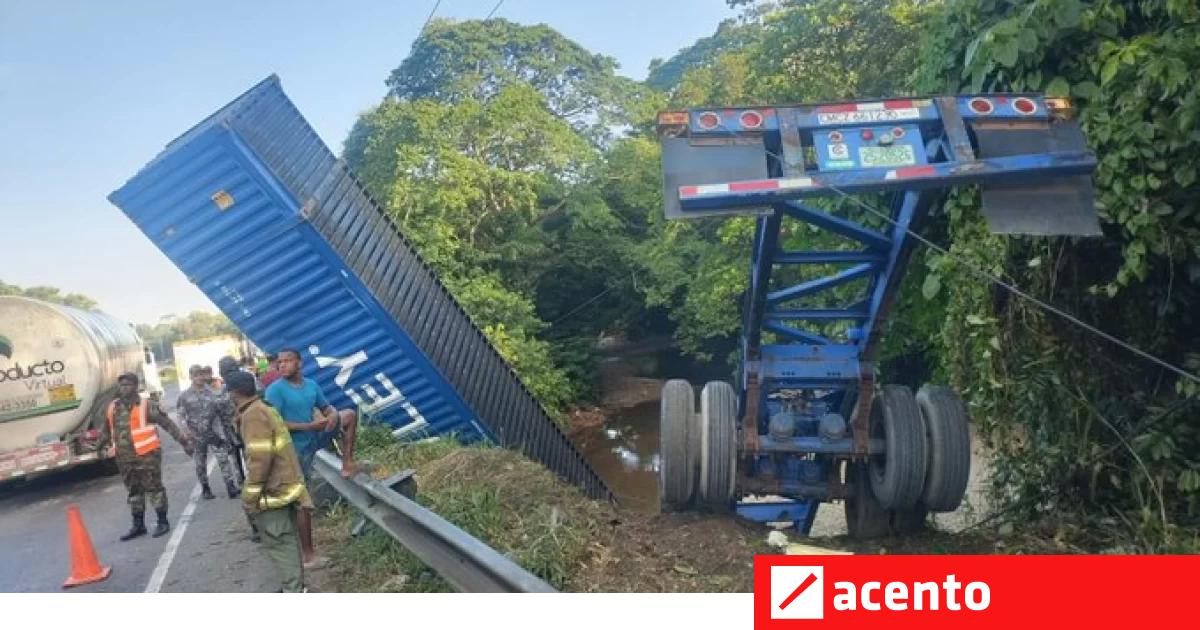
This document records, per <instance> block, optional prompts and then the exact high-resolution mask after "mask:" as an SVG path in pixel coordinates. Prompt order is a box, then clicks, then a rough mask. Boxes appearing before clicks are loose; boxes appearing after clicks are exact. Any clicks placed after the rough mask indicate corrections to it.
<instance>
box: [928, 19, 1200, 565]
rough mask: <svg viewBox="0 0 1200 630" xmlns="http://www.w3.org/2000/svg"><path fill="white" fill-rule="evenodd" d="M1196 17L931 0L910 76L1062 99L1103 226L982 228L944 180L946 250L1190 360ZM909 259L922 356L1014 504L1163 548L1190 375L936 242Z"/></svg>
mask: <svg viewBox="0 0 1200 630" xmlns="http://www.w3.org/2000/svg"><path fill="white" fill-rule="evenodd" d="M1197 32H1200V9H1197V6H1196V4H1195V3H1194V2H1176V1H1171V0H1166V1H1156V0H1150V1H1146V2H1138V3H1131V2H1116V1H1112V0H1097V1H1093V2H1084V1H1081V0H1023V1H1012V2H966V1H957V2H950V3H947V4H946V5H945V7H944V9H943V10H942V11H940V12H939V13H938V15H937V17H936V19H935V20H933V21H932V22H931V23H930V25H929V34H928V37H927V38H926V40H925V42H924V45H923V50H922V53H921V55H920V58H921V59H922V61H923V63H922V65H921V67H920V68H919V72H918V73H917V78H918V81H917V86H918V89H922V90H925V91H960V90H962V91H975V90H996V91H1023V90H1037V91H1045V92H1047V93H1049V94H1051V95H1059V96H1068V95H1069V96H1071V97H1073V98H1074V103H1075V106H1076V110H1077V115H1078V118H1079V120H1080V121H1081V123H1082V125H1083V128H1084V130H1085V132H1086V135H1087V137H1088V140H1089V142H1090V144H1091V146H1092V148H1093V149H1094V150H1095V152H1096V154H1097V156H1098V158H1099V161H1100V165H1099V168H1098V170H1097V173H1096V176H1095V183H1096V187H1097V206H1098V207H1099V208H1100V211H1101V217H1102V219H1103V227H1104V231H1105V238H1104V239H1102V240H1100V239H1097V240H1094V241H1088V240H1075V239H1048V238H1016V239H1011V238H1006V239H1000V238H996V237H993V236H990V235H988V234H987V233H986V230H985V229H984V227H983V223H982V220H981V219H980V216H979V212H978V200H977V198H976V197H975V196H973V195H971V194H960V195H957V196H956V198H955V199H954V200H953V202H952V203H951V204H950V206H949V208H948V210H949V211H948V213H947V220H948V224H947V229H948V238H949V239H950V242H951V247H952V251H953V252H954V253H955V255H956V256H957V257H960V258H964V259H967V260H970V261H972V262H973V264H975V265H977V266H979V267H982V268H985V269H989V270H990V271H992V272H993V273H997V274H1000V275H1004V276H1005V277H1007V278H1008V279H1010V280H1012V281H1014V282H1016V283H1017V284H1019V285H1022V286H1023V287H1025V288H1027V289H1028V290H1030V291H1031V292H1033V293H1034V294H1035V295H1037V296H1039V297H1041V298H1043V299H1047V300H1049V301H1051V302H1054V303H1056V304H1058V305H1060V306H1063V307H1065V308H1067V310H1070V311H1072V312H1074V313H1076V314H1078V315H1080V316H1081V317H1083V319H1085V320H1088V321H1090V322H1093V323H1095V324H1096V325H1098V326H1099V327H1100V328H1102V329H1104V330H1106V331H1108V332H1111V333H1113V334H1116V335H1117V336H1118V337H1121V338H1125V339H1129V340H1131V341H1132V342H1134V343H1135V344H1137V345H1138V346H1140V347H1142V348H1145V349H1147V350H1150V351H1152V352H1154V353H1156V354H1158V355H1160V356H1163V357H1165V358H1166V359H1167V360H1169V361H1171V362H1173V363H1175V364H1180V365H1184V366H1186V367H1187V368H1188V369H1190V370H1192V371H1193V372H1195V371H1196V370H1197V369H1198V368H1200V356H1197V354H1196V353H1195V349H1196V348H1197V347H1200V326H1197V324H1196V319H1195V315H1194V313H1195V311H1196V304H1197V301H1198V300H1200V246H1198V245H1197V243H1198V242H1200V222H1198V217H1200V206H1198V205H1197V203H1198V202H1197V199H1198V198H1200V197H1198V193H1200V190H1198V189H1197V178H1196V170H1195V169H1196V164H1197V160H1198V159H1200V136H1197V135H1196V134H1195V133H1194V131H1195V123H1196V121H1197V120H1198V119H1200V96H1198V95H1200V80H1198V79H1197V76H1196V73H1195V72H1194V71H1192V68H1195V67H1196V66H1197V64H1198V63H1200V40H1198V39H1197V38H1196V36H1195V35H1196V33H1197ZM927 266H928V268H929V270H930V271H929V273H930V276H931V277H932V278H935V279H936V281H935V282H931V283H930V284H929V285H927V286H929V287H930V288H931V289H934V290H931V291H929V293H931V294H934V295H937V294H938V293H940V291H939V290H936V289H935V287H936V286H942V287H952V288H953V290H952V291H951V292H950V293H948V294H947V295H945V296H941V295H937V298H938V299H943V300H944V302H945V308H946V310H945V313H944V319H943V321H942V322H941V325H940V326H939V328H940V333H939V334H937V335H935V336H934V337H933V339H934V341H935V343H936V346H937V349H938V355H939V358H940V362H939V363H940V365H941V366H942V368H943V369H945V370H946V372H947V374H948V376H949V377H950V378H951V379H952V380H953V381H954V382H955V383H956V384H958V385H959V387H960V388H961V389H962V390H964V391H965V392H967V393H968V395H969V396H970V398H971V402H972V407H973V408H974V409H975V410H976V418H977V420H980V421H981V422H982V423H983V426H984V427H985V428H987V429H989V430H990V433H991V436H992V439H993V441H994V443H995V444H996V445H997V447H998V453H999V457H998V460H997V470H998V473H999V474H998V475H997V477H996V479H997V481H998V483H1000V484H1001V485H1003V489H1004V493H1003V494H1002V496H1003V497H1004V498H1006V499H1008V500H1010V501H1012V503H1013V508H1014V509H1016V511H1015V512H1014V513H1016V514H1019V515H1020V517H1021V518H1026V519H1028V518H1032V517H1035V516H1038V515H1041V514H1045V513H1046V511H1049V512H1051V513H1055V514H1057V515H1060V516H1061V515H1072V516H1071V518H1077V519H1078V520H1083V521H1084V522H1085V523H1086V526H1088V527H1091V528H1092V529H1093V531H1095V532H1102V533H1103V534H1111V535H1114V536H1118V537H1120V538H1130V537H1132V539H1133V540H1134V541H1136V542H1138V543H1140V544H1141V545H1143V547H1142V548H1144V549H1147V550H1158V549H1169V548H1171V547H1170V546H1169V545H1170V544H1171V541H1172V540H1173V539H1174V538H1173V536H1172V532H1173V530H1174V528H1175V527H1176V526H1178V525H1180V524H1192V525H1194V524H1196V523H1197V521H1198V517H1200V510H1197V507H1198V503H1200V460H1197V459H1196V458H1195V453H1196V452H1197V451H1198V450H1200V434H1198V433H1197V431H1196V428H1195V426H1194V422H1193V421H1192V420H1191V419H1194V418H1195V417H1196V416H1197V413H1198V412H1200V404H1198V403H1200V401H1198V400H1197V388H1196V387H1195V384H1194V383H1192V382H1190V381H1187V380H1184V379H1180V378H1178V377H1176V376H1174V375H1173V374H1171V373H1169V372H1165V371H1163V370H1161V369H1160V368H1158V367H1156V366H1154V365H1151V364H1147V363H1143V362H1141V361H1140V360H1138V359H1136V358H1134V357H1133V356H1132V355H1130V354H1128V353H1126V352H1125V351H1122V350H1119V349H1116V348H1114V347H1112V346H1110V345H1108V344H1106V343H1104V342H1102V341H1100V340H1098V339H1096V338H1095V337H1093V336H1091V335H1089V334H1086V333H1083V332H1081V331H1080V330H1079V329H1077V328H1074V327H1072V326H1070V325H1067V324H1065V323H1064V322H1063V321H1062V320H1059V319H1056V318H1053V317H1050V316H1047V315H1046V314H1045V313H1044V312H1042V311H1041V310H1039V309H1037V308H1033V307H1031V306H1030V305H1028V304H1026V303H1024V302H1022V301H1020V300H1015V299H1012V298H1011V297H1010V296H1007V295H1004V294H1002V293H994V292H993V291H991V290H990V288H989V287H986V286H983V285H980V284H979V283H978V282H976V281H975V280H974V278H973V277H971V276H970V275H969V274H968V273H967V272H965V271H964V270H963V269H962V267H961V266H959V265H957V264H956V263H955V262H954V261H952V260H949V259H947V258H945V257H942V256H937V255H932V254H931V255H929V256H928V257H927ZM1063 520H1067V517H1066V516H1063ZM1104 523H1113V524H1119V525H1120V527H1119V528H1114V527H1113V526H1112V525H1107V526H1106V525H1104ZM1103 534H1102V535H1103Z"/></svg>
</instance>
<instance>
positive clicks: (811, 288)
mask: <svg viewBox="0 0 1200 630" xmlns="http://www.w3.org/2000/svg"><path fill="white" fill-rule="evenodd" d="M877 269H878V266H877V265H875V264H873V263H863V264H861V265H855V266H853V267H849V268H847V269H843V270H841V271H839V272H837V273H835V274H833V275H832V276H825V277H824V278H817V279H815V280H809V281H808V282H801V283H800V284H797V285H795V286H791V287H788V288H786V289H780V290H778V291H772V292H770V293H768V294H767V304H779V303H780V302H786V301H788V300H793V299H796V298H798V297H803V296H806V295H812V294H813V293H819V292H821V291H824V290H826V289H831V288H833V287H836V286H838V285H841V284H845V283H847V282H850V281H852V280H857V279H858V278H862V277H864V276H868V275H870V274H871V273H872V272H874V271H876V270H877Z"/></svg>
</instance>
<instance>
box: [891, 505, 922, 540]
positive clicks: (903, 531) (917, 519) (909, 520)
mask: <svg viewBox="0 0 1200 630" xmlns="http://www.w3.org/2000/svg"><path fill="white" fill-rule="evenodd" d="M891 515H892V533H893V534H895V535H897V536H907V535H912V534H920V533H921V532H923V531H925V522H926V521H927V520H928V517H929V508H926V507H925V506H924V505H921V504H920V503H918V504H917V505H916V507H913V508H912V509H908V510H892V511H891Z"/></svg>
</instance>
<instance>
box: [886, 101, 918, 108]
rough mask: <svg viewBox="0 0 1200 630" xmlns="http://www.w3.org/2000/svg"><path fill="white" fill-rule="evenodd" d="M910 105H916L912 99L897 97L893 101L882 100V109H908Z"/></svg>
mask: <svg viewBox="0 0 1200 630" xmlns="http://www.w3.org/2000/svg"><path fill="white" fill-rule="evenodd" d="M911 107H916V105H914V104H913V102H912V99H897V100H894V101H884V102H883V108H884V109H909V108H911Z"/></svg>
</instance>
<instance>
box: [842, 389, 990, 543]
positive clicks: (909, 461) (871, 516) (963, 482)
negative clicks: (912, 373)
mask: <svg viewBox="0 0 1200 630" xmlns="http://www.w3.org/2000/svg"><path fill="white" fill-rule="evenodd" d="M870 435H871V437H872V438H874V439H880V440H882V441H883V442H884V445H885V452H884V453H882V454H880V455H875V456H872V457H871V458H870V459H869V460H868V461H867V462H866V463H865V464H851V465H850V467H849V468H848V470H847V475H846V476H847V479H846V481H847V484H848V485H849V486H850V492H851V497H850V498H849V499H847V501H846V503H845V509H846V525H847V530H848V531H849V533H850V536H851V537H855V538H874V537H879V536H885V535H888V534H895V535H903V534H911V533H916V532H919V531H921V530H922V529H924V526H925V522H926V517H927V516H928V513H929V512H952V511H954V510H956V509H958V506H959V505H960V504H961V503H962V498H963V495H964V494H965V492H966V487H967V480H968V477H969V475H970V470H971V443H970V432H969V428H968V418H967V413H966V407H965V406H964V405H963V403H962V400H961V399H960V398H959V397H958V395H957V394H955V393H954V391H953V390H951V389H949V388H946V387H940V386H930V385H926V386H924V387H922V388H921V390H920V391H919V392H918V393H917V395H916V396H913V394H912V390H910V389H909V388H907V387H904V386H902V385H887V386H884V387H883V388H881V389H880V391H879V392H878V393H877V394H876V395H875V399H874V403H873V404H872V406H871V421H870Z"/></svg>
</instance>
